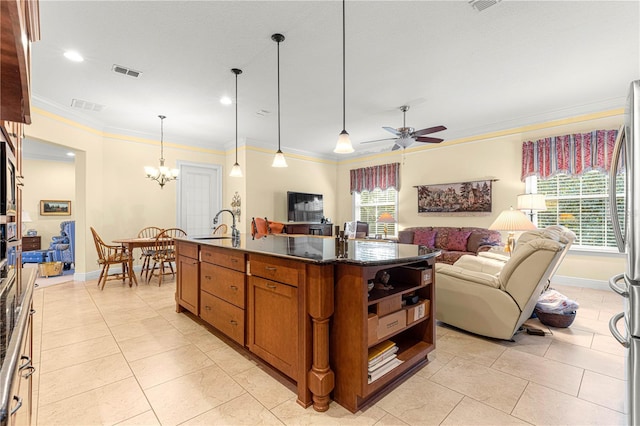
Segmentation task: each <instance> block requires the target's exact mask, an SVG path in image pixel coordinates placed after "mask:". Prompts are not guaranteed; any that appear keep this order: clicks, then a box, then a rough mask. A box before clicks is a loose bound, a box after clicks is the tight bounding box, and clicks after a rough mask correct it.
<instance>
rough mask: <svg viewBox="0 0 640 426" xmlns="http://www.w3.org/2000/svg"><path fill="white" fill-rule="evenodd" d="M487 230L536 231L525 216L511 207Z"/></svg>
mask: <svg viewBox="0 0 640 426" xmlns="http://www.w3.org/2000/svg"><path fill="white" fill-rule="evenodd" d="M489 229H491V230H494V231H511V232H513V231H529V230H532V229H537V228H536V226H535V225H534V224H533V222H531V221H530V220H529V218H528V217H527V215H525V214H524V213H522V212H521V211H520V210H514V209H513V207H512V208H510V209H509V210H505V211H503V212H502V213H500V215H498V218H497V219H496V220H495V221H494V222H493V223H492V224H491V226H489Z"/></svg>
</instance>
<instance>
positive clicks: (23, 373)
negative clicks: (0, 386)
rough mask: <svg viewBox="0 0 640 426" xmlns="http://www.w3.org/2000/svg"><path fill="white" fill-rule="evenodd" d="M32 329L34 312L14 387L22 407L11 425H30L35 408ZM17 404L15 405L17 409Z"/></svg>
mask: <svg viewBox="0 0 640 426" xmlns="http://www.w3.org/2000/svg"><path fill="white" fill-rule="evenodd" d="M26 308H27V309H29V310H30V312H33V310H32V306H31V304H30V305H28V306H26ZM32 331H33V321H32V314H30V315H29V320H28V323H27V327H26V329H25V336H24V339H23V340H22V348H21V351H20V354H21V355H20V366H19V367H18V374H16V378H15V380H16V383H15V385H14V389H15V390H16V393H15V396H14V401H13V402H16V401H17V400H16V399H15V398H18V400H19V401H20V402H19V403H20V404H21V406H20V408H18V409H17V410H16V412H15V413H14V414H12V416H11V421H10V424H11V425H15V426H18V425H20V426H21V425H30V424H31V417H32V416H31V415H32V408H33V379H32V375H33V373H34V372H35V369H36V367H34V366H33V361H32V357H33V346H32V340H33V338H32ZM16 407H17V406H13V409H16Z"/></svg>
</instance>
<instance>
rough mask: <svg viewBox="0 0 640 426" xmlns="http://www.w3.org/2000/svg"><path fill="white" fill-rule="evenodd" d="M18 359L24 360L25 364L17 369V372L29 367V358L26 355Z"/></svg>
mask: <svg viewBox="0 0 640 426" xmlns="http://www.w3.org/2000/svg"><path fill="white" fill-rule="evenodd" d="M20 359H21V360H24V361H25V363H24V364H22V365H21V366H20V367H18V370H24V369H25V368H28V367H31V357H29V356H28V355H22V356H21V357H20Z"/></svg>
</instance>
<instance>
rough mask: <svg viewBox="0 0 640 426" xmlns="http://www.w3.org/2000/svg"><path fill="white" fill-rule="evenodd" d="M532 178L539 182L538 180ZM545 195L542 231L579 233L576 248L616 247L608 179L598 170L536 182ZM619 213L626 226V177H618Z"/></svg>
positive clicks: (541, 220)
mask: <svg viewBox="0 0 640 426" xmlns="http://www.w3.org/2000/svg"><path fill="white" fill-rule="evenodd" d="M531 179H534V180H536V179H537V178H536V177H533V178H531ZM533 185H534V186H535V185H537V192H538V193H541V194H545V195H546V202H547V210H545V211H541V212H538V214H537V217H538V223H537V226H538V227H539V228H544V227H547V226H550V225H556V224H558V225H564V226H566V227H567V228H569V229H571V230H572V231H573V232H575V233H576V241H575V242H574V246H578V247H582V248H591V249H604V250H605V251H606V250H607V249H608V248H610V249H611V250H613V249H614V248H615V247H616V241H615V235H614V233H613V227H612V223H611V215H610V211H609V195H608V194H609V176H608V175H606V174H604V173H601V172H596V171H591V172H587V173H583V174H582V175H581V176H567V175H557V176H555V177H553V178H550V179H546V180H540V179H537V182H533ZM616 187H617V194H616V205H617V210H618V211H617V214H618V217H619V218H620V221H621V226H623V227H624V223H623V222H624V174H619V175H618V177H617V185H616Z"/></svg>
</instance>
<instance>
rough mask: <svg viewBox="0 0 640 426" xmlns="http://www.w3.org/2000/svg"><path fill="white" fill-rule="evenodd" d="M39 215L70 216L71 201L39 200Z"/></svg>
mask: <svg viewBox="0 0 640 426" xmlns="http://www.w3.org/2000/svg"><path fill="white" fill-rule="evenodd" d="M40 216H71V201H67V200H40Z"/></svg>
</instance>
